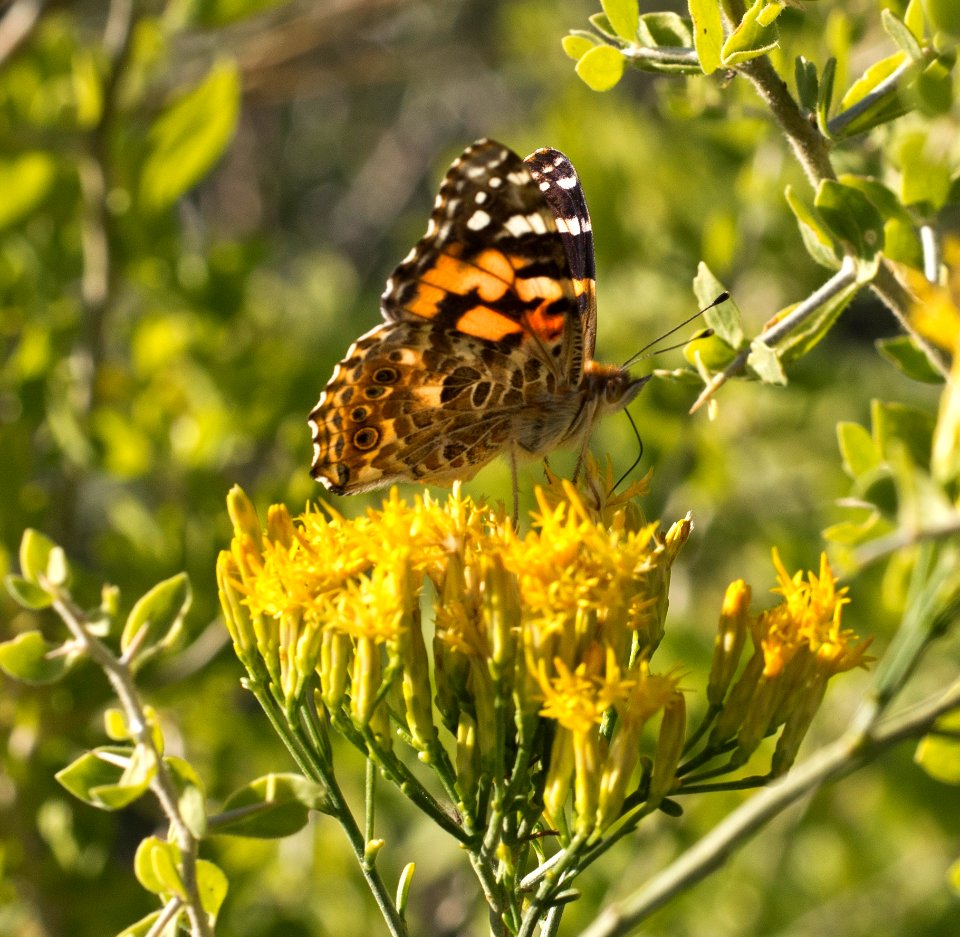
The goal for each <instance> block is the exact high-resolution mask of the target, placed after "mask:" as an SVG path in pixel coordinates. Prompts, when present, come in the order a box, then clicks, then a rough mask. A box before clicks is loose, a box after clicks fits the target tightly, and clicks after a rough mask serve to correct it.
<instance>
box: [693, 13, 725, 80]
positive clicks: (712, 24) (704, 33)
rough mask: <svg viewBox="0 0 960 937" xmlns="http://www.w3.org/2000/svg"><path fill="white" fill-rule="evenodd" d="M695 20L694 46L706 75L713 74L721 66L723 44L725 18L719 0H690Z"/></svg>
mask: <svg viewBox="0 0 960 937" xmlns="http://www.w3.org/2000/svg"><path fill="white" fill-rule="evenodd" d="M687 5H688V7H689V9H690V19H691V20H692V21H693V46H694V48H695V49H696V50H697V58H698V59H700V67H701V68H702V69H703V73H704V74H705V75H712V74H713V73H714V72H715V71H716V70H717V69H718V68H719V67H720V49H721V47H722V46H723V19H722V17H721V15H720V2H719V0H688V2H687Z"/></svg>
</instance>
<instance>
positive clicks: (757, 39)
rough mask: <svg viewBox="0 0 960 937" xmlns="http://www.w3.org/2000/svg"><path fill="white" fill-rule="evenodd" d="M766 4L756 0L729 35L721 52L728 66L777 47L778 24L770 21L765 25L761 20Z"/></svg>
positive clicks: (761, 0) (730, 66) (723, 60)
mask: <svg viewBox="0 0 960 937" xmlns="http://www.w3.org/2000/svg"><path fill="white" fill-rule="evenodd" d="M765 6H766V3H765V2H764V0H756V2H755V3H754V4H753V6H752V7H750V9H749V10H747V12H746V13H745V14H744V17H743V19H742V20H741V21H740V24H739V25H738V26H737V28H736V29H735V30H734V31H733V32H732V33H731V34H730V35H729V36H727V40H726V42H724V44H723V49H722V50H721V54H720V57H721V60H722V62H723V64H724V65H725V66H726V67H727V68H733V67H734V66H735V65H740V64H741V63H743V62H748V61H749V60H750V59H755V58H758V57H759V56H761V55H766V53H768V52H769V51H771V49H774V48H776V46H777V42H778V34H777V26H776V24H775V23H770V24H769V25H766V26H765V25H763V24H762V23H761V22H760V18H761V14H763V11H764V7H765Z"/></svg>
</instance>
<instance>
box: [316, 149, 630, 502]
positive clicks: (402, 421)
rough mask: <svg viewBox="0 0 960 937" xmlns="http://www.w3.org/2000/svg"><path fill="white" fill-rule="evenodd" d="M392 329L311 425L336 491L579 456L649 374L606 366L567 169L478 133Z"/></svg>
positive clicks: (585, 241) (415, 254)
mask: <svg viewBox="0 0 960 937" xmlns="http://www.w3.org/2000/svg"><path fill="white" fill-rule="evenodd" d="M380 311H381V314H382V316H383V319H384V322H383V323H382V324H381V325H378V326H377V327H376V328H374V329H371V330H370V331H369V332H367V333H366V334H364V335H361V336H360V338H358V339H357V340H356V341H355V342H354V343H353V344H352V345H351V346H350V348H349V349H348V350H347V353H346V355H345V356H344V358H343V360H342V361H341V362H340V363H339V364H338V365H337V366H336V367H335V368H334V371H333V375H332V377H331V378H330V380H329V381H328V383H327V385H326V387H325V388H324V390H323V393H322V394H321V395H320V400H319V402H318V403H317V405H316V407H315V408H314V409H313V411H312V412H311V413H310V416H309V419H308V422H309V425H310V428H311V432H312V435H313V466H312V469H311V474H312V475H313V477H314V478H316V479H317V480H318V481H320V482H322V483H323V484H324V485H325V486H326V487H327V488H328V489H329V490H330V491H332V492H334V493H335V494H355V493H358V492H361V491H368V490H370V489H373V488H380V487H383V486H386V485H390V484H392V483H394V482H397V481H417V482H424V483H426V482H429V483H439V484H449V483H450V482H452V481H455V480H457V479H463V480H467V479H470V478H472V477H473V475H474V474H475V473H476V472H477V471H478V470H479V469H480V468H481V467H482V466H484V465H486V464H487V463H488V462H490V461H491V460H492V459H493V458H495V457H496V456H498V455H501V454H505V455H506V456H507V457H508V458H509V459H510V464H511V468H512V471H513V479H514V506H515V508H516V491H517V483H516V465H517V462H518V461H519V460H522V459H531V458H537V457H542V456H545V455H546V454H548V453H549V452H551V451H552V450H553V449H555V448H557V447H561V446H567V447H569V446H574V447H579V449H580V456H581V459H582V457H583V455H584V453H585V450H586V445H587V442H588V440H589V437H590V433H591V431H592V429H593V427H594V426H595V425H596V423H597V422H598V421H599V419H600V418H601V417H602V416H603V415H604V414H606V413H609V412H611V411H615V410H619V409H621V408H623V407H625V406H626V405H627V404H628V403H629V402H630V401H631V400H632V399H633V398H634V397H635V396H636V395H637V393H639V391H640V389H641V388H642V387H643V385H644V384H645V383H646V381H647V380H648V379H649V375H648V376H644V377H632V376H630V374H629V373H628V372H627V371H626V370H625V369H624V368H621V367H617V366H616V365H607V364H599V363H598V362H596V361H594V359H593V353H594V345H595V342H596V333H597V304H596V280H595V265H594V256H593V234H592V229H591V226H590V216H589V214H588V212H587V204H586V200H585V198H584V194H583V189H582V187H581V185H580V181H579V179H578V177H577V173H576V171H575V170H574V168H573V165H572V164H571V163H570V161H569V160H568V159H567V158H566V156H564V155H563V154H562V153H561V152H559V151H558V150H554V149H549V148H543V149H539V150H537V151H536V152H534V153H531V154H530V156H528V157H527V158H526V159H521V158H520V157H519V156H518V155H517V154H516V153H514V152H513V151H512V150H510V149H509V148H508V147H506V146H503V145H502V144H500V143H497V142H495V141H493V140H479V141H478V142H476V143H474V144H473V145H472V146H470V147H468V148H467V149H466V150H465V151H464V153H463V154H462V155H461V156H460V157H459V158H458V159H457V160H455V161H454V163H453V164H452V165H451V167H450V169H449V171H448V172H447V174H446V176H445V177H444V179H443V182H442V184H441V186H440V192H439V194H438V195H437V199H436V202H435V203H434V207H433V212H432V214H431V216H430V221H429V224H428V227H427V232H426V234H425V235H424V236H423V238H422V239H421V240H420V241H419V242H418V243H417V244H416V245H415V246H414V248H413V249H412V250H411V251H410V253H409V254H408V255H407V256H406V257H405V258H404V259H403V261H402V262H401V263H400V265H399V266H398V267H397V268H396V269H395V270H394V271H393V274H392V275H391V276H390V278H389V279H388V280H387V283H386V288H385V289H384V292H383V295H382V297H381V304H380Z"/></svg>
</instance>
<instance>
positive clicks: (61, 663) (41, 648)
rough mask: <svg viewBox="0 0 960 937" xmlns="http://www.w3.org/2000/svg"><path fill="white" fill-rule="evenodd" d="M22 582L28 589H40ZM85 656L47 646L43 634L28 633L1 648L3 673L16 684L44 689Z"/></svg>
mask: <svg viewBox="0 0 960 937" xmlns="http://www.w3.org/2000/svg"><path fill="white" fill-rule="evenodd" d="M21 582H22V583H23V585H24V586H26V587H28V588H31V589H36V588H37V587H36V586H32V585H31V584H30V583H28V582H25V581H23V580H21ZM8 588H9V583H8ZM44 594H46V593H44ZM55 652H56V656H53V655H54V653H55ZM82 656H83V655H82V654H81V652H80V651H78V650H73V651H69V652H64V651H63V650H62V647H61V645H58V644H49V643H47V642H46V641H45V640H44V638H43V635H42V634H40V632H39V631H25V632H24V633H23V634H18V635H17V636H16V637H15V638H11V639H10V640H9V641H4V642H3V643H2V644H0V670H3V671H4V673H7V674H9V675H10V676H11V677H13V678H14V679H15V680H22V681H23V682H24V683H31V684H34V685H38V686H41V685H43V684H46V683H55V682H56V681H57V680H59V679H60V678H61V677H63V675H64V674H66V673H68V672H69V671H70V670H72V669H73V666H74V665H75V664H76V662H77V661H78V660H79V659H80V658H81V657H82Z"/></svg>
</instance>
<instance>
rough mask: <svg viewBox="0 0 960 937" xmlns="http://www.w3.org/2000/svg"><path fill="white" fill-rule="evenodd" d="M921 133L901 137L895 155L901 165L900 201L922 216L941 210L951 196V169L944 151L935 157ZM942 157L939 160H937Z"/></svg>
mask: <svg viewBox="0 0 960 937" xmlns="http://www.w3.org/2000/svg"><path fill="white" fill-rule="evenodd" d="M932 150H933V145H932V144H930V143H928V139H927V134H926V132H925V131H923V130H915V131H912V132H910V133H907V134H904V135H903V136H902V137H901V139H900V145H899V147H898V150H897V156H898V158H899V162H900V173H901V175H900V198H901V200H902V201H903V204H904V205H914V206H917V207H918V208H919V209H920V210H921V211H922V212H924V213H925V214H933V213H934V212H936V211H938V210H939V209H940V208H942V207H943V206H944V205H945V204H946V202H947V198H948V197H949V194H950V167H949V164H948V161H947V158H946V153H945V152H943V153H942V154H941V153H938V154H937V155H934V153H933V152H932ZM938 157H942V158H938Z"/></svg>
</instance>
